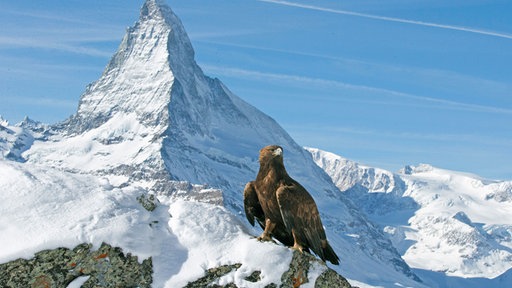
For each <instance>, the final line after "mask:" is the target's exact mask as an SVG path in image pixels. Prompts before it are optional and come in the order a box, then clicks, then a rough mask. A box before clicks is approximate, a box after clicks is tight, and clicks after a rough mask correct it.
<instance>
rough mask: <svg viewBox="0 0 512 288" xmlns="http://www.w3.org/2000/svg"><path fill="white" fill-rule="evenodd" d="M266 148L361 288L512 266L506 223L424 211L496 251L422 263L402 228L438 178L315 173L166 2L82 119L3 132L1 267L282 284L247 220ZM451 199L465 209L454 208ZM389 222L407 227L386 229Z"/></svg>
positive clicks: (278, 262)
mask: <svg viewBox="0 0 512 288" xmlns="http://www.w3.org/2000/svg"><path fill="white" fill-rule="evenodd" d="M268 144H279V145H281V146H282V147H283V148H284V160H285V165H286V167H287V170H288V171H289V174H290V175H291V176H292V177H293V178H294V179H296V180H298V181H299V182H300V183H301V184H303V185H304V186H305V187H306V188H307V189H308V191H309V192H310V193H311V194H312V196H313V197H314V198H315V201H316V203H317V205H318V207H319V210H320V212H321V217H322V220H323V223H324V225H325V229H326V233H327V236H328V239H329V241H330V243H331V244H332V246H333V247H334V249H335V251H336V253H337V254H338V255H339V256H340V259H341V265H340V266H332V265H330V264H329V267H330V268H332V269H335V270H336V271H337V272H338V273H340V274H341V275H343V276H344V277H346V278H347V279H349V281H350V282H351V283H352V284H353V285H357V286H359V287H397V286H400V287H448V286H446V285H444V284H443V282H442V281H445V280H443V279H441V278H440V277H439V276H438V275H437V274H435V275H430V274H429V273H428V272H429V271H440V270H442V269H445V270H444V271H446V274H443V275H447V276H457V277H459V276H461V277H462V276H474V277H492V276H497V275H500V273H503V271H504V270H506V269H508V268H507V267H509V266H508V264H507V263H508V261H509V259H508V258H507V257H508V254H507V249H501V247H508V248H509V249H510V247H511V246H510V231H511V230H510V226H507V225H508V224H507V223H501V222H499V221H495V222H492V224H491V223H490V222H489V224H490V225H488V226H486V225H484V226H482V225H480V223H488V222H480V221H484V220H486V219H482V218H481V215H478V214H477V213H476V212H475V213H470V212H468V211H465V210H464V209H455V208H454V209H453V210H450V212H449V213H448V212H447V213H441V214H438V212H439V211H428V210H424V211H427V212H428V213H430V214H429V215H435V216H436V217H439V219H440V220H439V223H445V222H446V223H448V224H449V225H451V226H450V227H452V230H453V231H458V230H457V229H459V228H461V227H463V228H465V229H466V230H463V231H462V236H464V235H476V236H475V237H476V238H474V239H476V240H475V241H477V242H476V244H479V243H481V242H478V241H484V242H485V241H487V240H486V239H487V238H485V239H483V238H482V239H483V240H482V239H481V238H478V237H480V236H481V235H484V234H483V232H482V231H486V233H487V234H488V235H494V236H489V237H491V238H492V237H494V238H493V239H495V242H493V243H492V245H494V246H492V247H494V248H496V247H497V248H496V249H495V250H493V251H496V253H494V254H492V255H491V254H489V253H487V254H486V253H485V252H482V251H481V250H478V249H481V248H478V247H476V248H475V251H476V252H474V251H473V250H471V251H470V250H467V251H463V252H460V253H458V254H457V252H453V251H452V252H453V254H450V256H454V257H452V258H450V259H453V262H451V263H448V264H449V265H451V266H447V267H441V269H440V268H439V267H440V266H439V263H435V262H434V261H422V259H423V258H424V257H427V256H431V254H432V253H431V254H428V253H427V252H425V250H424V247H423V246H421V245H430V244H435V243H433V241H430V240H429V241H425V242H421V241H417V239H418V238H420V237H427V235H430V236H433V237H435V235H433V234H432V233H433V232H431V231H429V230H427V229H420V228H422V227H423V226H424V223H423V222H421V221H423V220H422V219H427V218H423V217H418V219H417V221H416V222H414V223H415V224H408V223H403V221H404V220H405V221H408V219H411V217H413V216H414V215H415V213H416V211H421V209H420V208H421V207H423V206H422V205H423V204H422V203H423V202H421V201H419V198H421V197H427V198H428V197H432V195H431V194H435V193H438V192H436V191H441V190H439V189H440V187H442V185H438V184H440V183H438V182H436V179H438V178H436V177H434V178H432V179H426V178H425V179H423V178H421V179H423V180H421V179H420V178H415V177H419V175H422V174H421V173H420V172H418V171H420V170H421V169H420V168H422V167H419V168H418V167H409V169H407V171H404V172H403V173H402V174H393V173H389V172H386V171H384V170H380V169H376V168H371V169H366V168H364V169H363V170H361V169H360V168H361V167H360V166H358V165H357V164H356V163H353V162H350V161H348V160H347V161H345V162H344V163H345V164H343V165H339V166H337V167H336V169H335V168H332V167H331V168H326V166H325V165H317V164H318V163H319V162H318V161H319V159H320V158H321V159H324V160H325V159H326V157H324V156H325V154H323V153H322V154H321V155H320V154H318V153H317V154H318V155H320V156H318V155H317V156H315V155H316V154H315V153H311V152H312V150H306V149H304V148H303V147H301V146H300V145H298V144H297V143H296V142H295V141H294V140H293V139H292V138H291V137H290V136H289V135H288V133H287V132H286V131H285V130H284V129H283V128H282V127H281V126H280V125H279V124H278V123H277V122H276V121H274V120H273V119H272V118H271V117H269V116H268V115H265V114H264V113H262V112H261V111H259V110H258V109H256V108H255V107H253V106H251V105H250V104H249V103H247V102H245V101H244V100H243V99H241V98H240V97H238V96H236V95H234V94H233V93H232V92H231V91H230V90H229V89H228V87H226V86H225V85H224V84H223V83H222V82H221V81H220V80H219V79H214V78H210V77H208V76H205V75H204V73H203V71H202V70H201V68H200V67H199V66H198V65H197V63H196V62H195V59H194V50H193V47H192V44H191V42H190V40H189V38H188V36H187V34H186V31H185V28H184V27H183V25H182V24H181V21H180V20H179V18H178V17H177V16H176V15H175V14H174V12H173V11H172V10H171V8H170V7H169V6H168V5H167V4H166V3H165V2H164V1H163V0H147V1H145V3H144V5H143V6H142V8H141V13H140V18H139V20H138V21H137V22H136V23H135V25H134V26H133V27H130V28H128V29H127V31H126V34H125V36H124V38H123V39H122V41H121V44H120V46H119V48H118V50H117V52H116V53H115V54H114V55H113V57H112V58H111V60H110V62H109V63H108V64H107V66H106V68H105V70H104V71H103V74H102V75H101V77H100V78H99V79H98V80H97V81H95V82H94V83H91V84H90V85H88V86H87V88H86V89H85V92H84V93H83V94H82V95H81V97H80V101H79V103H78V108H77V111H76V113H75V114H74V115H72V116H71V117H69V118H68V119H66V120H64V121H62V122H60V123H57V124H53V125H47V124H42V123H38V122H36V121H33V120H30V119H28V118H27V119H25V120H24V121H23V122H21V123H19V124H16V125H10V124H9V123H8V122H7V121H6V120H3V119H2V120H1V121H0V152H1V153H0V175H1V177H0V191H2V192H1V193H0V203H2V204H0V213H1V214H2V215H3V217H2V219H0V234H1V235H2V237H1V238H0V247H2V248H1V249H0V263H3V262H6V261H10V260H13V259H16V258H18V257H26V258H28V257H31V256H33V254H34V253H36V252H37V251H40V250H42V249H51V248H56V247H69V248H71V247H74V246H76V245H77V244H80V243H83V242H87V243H92V244H93V245H94V246H96V247H99V245H101V243H102V242H108V243H109V244H112V245H115V246H119V247H122V248H123V250H124V251H127V252H130V253H133V254H135V255H137V256H139V258H140V259H144V258H148V257H152V259H153V266H154V279H153V280H154V283H153V286H154V287H180V286H184V285H186V283H188V282H190V281H193V280H195V279H197V278H198V277H200V276H201V273H203V272H204V270H205V269H207V268H209V267H216V266H218V265H223V264H232V263H237V262H240V263H243V265H242V267H241V269H239V270H237V271H235V272H233V273H230V274H228V275H227V276H225V277H224V278H222V279H220V280H219V282H218V283H217V284H219V285H225V284H227V283H235V284H236V285H238V286H242V287H260V285H263V284H269V283H279V281H280V279H279V277H280V275H282V273H283V271H284V270H286V269H287V266H288V263H289V261H290V259H291V257H292V256H291V255H292V253H291V251H290V250H289V249H288V248H286V247H283V246H279V245H275V244H271V243H259V242H258V241H256V240H255V239H254V238H253V237H252V236H253V235H259V233H260V231H258V228H254V227H251V226H250V225H249V224H248V223H247V221H246V220H245V216H244V214H243V207H242V206H243V204H242V203H243V201H242V191H243V187H244V186H245V183H246V182H248V181H250V180H253V179H254V178H255V176H256V173H257V171H258V166H259V165H258V160H257V159H258V151H259V149H260V148H262V147H264V146H266V145H268ZM319 153H320V152H319ZM324 160H322V161H324ZM338 168H340V169H341V170H339V169H338ZM423 168H424V170H429V169H430V168H428V167H423ZM365 169H366V170H365ZM436 171H440V170H436ZM406 172H407V173H409V174H407V173H406ZM413 172H414V173H413ZM444 172H445V171H440V172H439V174H443V173H444ZM418 173H420V174H418ZM443 175H444V174H443ZM439 177H441V176H439ZM340 179H341V180H340ZM411 181H412V182H411ZM464 181H466V180H463V181H462V182H464ZM484 182H485V181H483V182H481V185H482V186H486V185H497V186H499V187H501V190H500V189H497V190H495V189H490V190H489V191H488V192H487V193H486V194H485V198H486V199H485V200H482V201H487V202H481V203H480V204H482V203H485V204H487V203H491V201H493V202H492V203H501V204H496V205H495V206H494V207H493V208H500V209H501V208H502V207H505V206H506V205H507V204H508V203H509V202H510V199H511V198H512V197H510V188H509V187H510V186H507V184H503V183H491V184H488V183H484ZM340 183H342V184H340ZM411 183H417V185H418V187H430V188H429V189H430V190H428V191H431V192H432V193H430V194H428V195H427V196H425V195H426V194H423V193H420V192H422V191H426V190H421V189H416V190H411V188H410V187H416V186H414V185H413V184H411ZM422 183H423V184H422ZM425 183H426V184H425ZM436 183H437V184H436ZM464 183H465V182H464ZM475 183H476V182H475ZM441 184H442V183H441ZM421 185H423V186H421ZM429 185H431V186H429ZM475 185H476V184H475ZM463 187H466V186H463ZM486 187H487V186H486ZM507 189H508V190H507ZM342 191H343V192H342ZM369 191H371V192H375V193H368V192H369ZM449 191H451V190H449ZM377 192H378V193H377ZM415 192H417V193H416V194H415ZM141 195H153V196H155V197H156V198H157V199H158V204H157V208H156V210H154V211H152V212H149V211H147V210H146V209H144V208H143V207H142V206H141V205H140V204H139V203H138V202H137V200H136V199H137V198H138V197H140V196H141ZM377 195H378V197H380V198H376V199H375V198H372V197H373V196H377ZM421 195H423V196H421ZM454 195H455V194H454ZM415 197H416V198H415ZM452 197H454V199H453V200H454V201H455V202H454V203H455V204H454V206H455V207H461V206H460V205H461V204H460V203H459V202H457V201H459V200H457V199H460V198H457V197H456V196H453V195H452ZM482 197H483V196H482ZM428 199H430V198H428ZM428 199H424V200H425V201H426V202H428V201H430V200H428ZM443 199H444V198H443ZM432 201H434V200H432ZM460 201H462V200H460ZM467 201H468V200H466V202H467ZM429 203H431V202H429ZM432 203H434V202H432ZM435 203H438V202H435ZM464 203H465V202H464ZM500 205H501V206H500ZM425 207H429V206H428V205H427V204H425ZM430 207H434V205H432V206H430ZM418 209H420V210H418ZM393 211H396V212H399V214H401V215H399V216H400V217H395V218H393V217H391V216H389V215H390V214H392V212H393ZM461 211H463V212H464V213H459V212H461ZM475 211H476V210H475ZM427 212H425V213H427ZM428 213H427V214H428ZM4 215H5V216H4ZM381 215H385V216H386V217H380V216H381ZM494 215H498V214H494ZM499 216H503V215H501V214H500V215H499ZM382 219H385V220H386V221H385V223H384V222H382V221H381V220H382ZM428 219H430V218H428ZM509 219H510V218H509ZM429 221H430V220H429ZM432 221H434V220H432ZM447 221H448V222H447ZM453 223H455V224H457V225H458V226H453ZM427 224H428V223H427ZM426 226H429V227H431V228H432V229H434V228H436V229H437V228H438V227H433V226H430V225H426ZM441 228H442V227H441ZM442 229H444V228H442ZM472 231H473V232H474V234H472V233H471V232H472ZM423 232H424V233H426V234H425V235H423V234H421V233H423ZM404 235H405V236H404ZM456 236H458V235H453V237H455V238H453V237H452V238H450V239H449V240H446V241H445V242H446V243H445V242H439V243H438V246H439V247H441V248H443V249H444V248H446V249H448V250H449V249H452V248H453V247H452V246H450V245H451V242H450V241H452V240H453V239H455V240H453V241H460V239H458V238H457V237H456ZM484 236H485V235H484ZM486 237H487V236H486ZM476 244H475V245H476ZM414 245H417V246H416V247H417V248H416V249H412V250H411V247H412V246H414ZM489 245H491V244H489ZM477 246H478V245H477ZM500 249H501V250H500ZM255 251H257V253H255ZM407 251H410V252H409V253H408V254H407V253H405V252H407ZM415 251H416V252H415ZM443 251H444V250H443ZM421 253H423V254H421ZM461 253H465V254H467V255H477V256H478V257H480V258H481V259H485V261H484V260H483V262H478V263H481V264H482V265H483V266H485V265H486V264H489V263H490V261H491V260H494V261H495V262H494V264H496V265H495V266H492V265H491V268H489V270H492V271H491V272H492V273H495V274H492V273H491V272H490V271H485V269H483V266H482V267H480V268H478V269H477V268H475V269H472V270H471V271H470V272H468V271H466V270H463V269H462V268H463V267H466V266H464V265H465V264H464V263H457V259H459V260H460V259H461V258H455V256H456V257H459V256H461ZM471 253H473V254H471ZM427 254H428V255H427ZM475 257H476V256H475ZM427 259H430V258H427ZM507 259H508V260H507ZM478 265H480V264H478ZM500 265H501V266H500ZM411 267H412V268H414V269H411ZM255 269H260V270H262V274H263V277H262V278H263V279H262V280H261V281H262V282H260V283H257V284H254V283H250V282H247V281H246V280H244V279H245V277H246V276H247V275H248V274H250V273H251V272H252V271H254V270H255ZM323 269H325V268H323ZM479 269H480V270H479ZM471 273H473V274H471ZM489 275H490V276H489ZM436 277H437V278H436ZM499 277H501V276H499ZM420 278H421V279H420ZM486 279H487V278H486ZM500 279H504V278H503V277H502V278H500ZM422 280H423V282H422ZM436 281H437V282H436ZM446 281H448V280H446ZM504 281H505V280H504ZM505 283H510V282H507V281H505ZM304 287H305V286H304ZM452 287H455V286H452ZM457 287H470V286H463V285H462V284H461V285H459V286H457ZM475 287H476V286H475ZM497 287H498V286H497ZM503 287H504V286H503Z"/></svg>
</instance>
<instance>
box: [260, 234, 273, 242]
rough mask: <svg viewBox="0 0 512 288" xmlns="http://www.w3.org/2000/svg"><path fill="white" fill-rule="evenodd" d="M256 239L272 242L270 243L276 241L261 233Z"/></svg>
mask: <svg viewBox="0 0 512 288" xmlns="http://www.w3.org/2000/svg"><path fill="white" fill-rule="evenodd" d="M256 239H258V241H260V242H272V243H276V241H274V239H272V237H270V236H269V235H268V234H265V233H263V234H261V236H259V237H258V238H256Z"/></svg>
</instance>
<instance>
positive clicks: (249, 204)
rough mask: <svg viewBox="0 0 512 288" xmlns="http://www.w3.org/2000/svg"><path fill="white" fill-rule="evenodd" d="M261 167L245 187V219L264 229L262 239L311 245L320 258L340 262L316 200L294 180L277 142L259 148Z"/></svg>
mask: <svg viewBox="0 0 512 288" xmlns="http://www.w3.org/2000/svg"><path fill="white" fill-rule="evenodd" d="M259 161H260V170H259V171H258V175H257V176H256V180H255V181H251V182H249V183H247V185H246V186H245V189H244V208H245V214H246V216H247V220H249V223H251V225H253V226H254V223H255V219H256V221H257V222H258V223H259V225H260V226H261V228H262V229H264V231H263V233H262V234H261V236H260V237H258V239H259V240H261V241H272V237H274V238H275V239H277V240H278V241H279V242H281V243H283V244H284V245H286V246H293V249H296V250H299V251H309V249H311V250H312V251H313V252H314V253H315V254H316V255H318V256H319V257H320V258H321V259H322V260H324V261H326V260H328V261H330V262H331V263H333V264H336V265H337V264H339V258H338V256H337V255H336V253H335V252H334V250H333V249H332V247H331V246H330V245H329V242H327V237H326V235H325V231H324V228H323V226H322V221H321V220H320V214H319V212H318V208H317V206H316V203H315V200H314V199H313V197H311V195H310V194H309V193H308V191H307V190H306V189H305V188H304V187H302V185H300V184H299V183H298V182H297V181H295V180H293V179H292V178H291V177H290V176H289V175H288V173H287V172H286V169H285V168H284V163H283V149H282V148H281V147H279V146H277V145H271V146H266V147H264V148H263V149H261V150H260V157H259Z"/></svg>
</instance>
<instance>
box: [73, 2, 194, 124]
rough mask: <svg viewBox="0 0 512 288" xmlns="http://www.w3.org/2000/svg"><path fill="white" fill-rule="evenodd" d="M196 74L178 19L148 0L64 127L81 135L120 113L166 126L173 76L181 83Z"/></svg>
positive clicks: (161, 5)
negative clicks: (66, 126) (133, 115)
mask: <svg viewBox="0 0 512 288" xmlns="http://www.w3.org/2000/svg"><path fill="white" fill-rule="evenodd" d="M195 74H202V72H201V71H200V69H199V67H198V66H197V64H196V62H195V60H194V51H193V49H192V44H191V43H190V40H189V38H188V36H187V33H186V32H185V29H184V27H183V25H182V23H181V21H180V20H179V18H178V17H177V16H176V15H175V14H174V12H173V11H172V10H171V8H170V7H169V6H167V5H166V4H165V3H164V2H163V1H161V0H147V1H146V2H145V3H144V5H143V6H142V8H141V13H140V18H139V20H138V21H137V22H136V23H135V25H134V26H133V27H130V28H128V29H127V32H126V34H125V36H124V38H123V41H122V42H121V44H120V46H119V48H118V50H117V52H116V53H115V54H114V56H113V57H112V59H111V60H110V62H109V64H108V65H107V67H106V68H105V71H104V72H103V74H102V76H101V77H100V79H98V80H97V81H96V82H94V83H92V84H91V85H89V86H88V87H87V89H86V91H85V92H84V94H83V95H82V96H81V99H80V104H79V107H78V112H77V113H76V114H75V115H74V116H72V117H71V118H70V121H68V122H69V123H68V124H70V125H68V128H69V130H70V131H72V132H73V133H82V132H84V131H86V130H89V129H91V128H96V127H99V126H100V125H102V124H103V123H105V122H106V121H108V120H109V119H111V118H112V117H113V116H114V115H116V114H117V113H119V112H121V113H124V114H129V113H134V114H135V115H136V116H137V119H138V120H139V122H141V123H145V124H148V125H151V126H155V125H164V126H165V125H166V124H167V122H166V121H167V119H168V118H169V117H168V116H169V115H168V107H169V103H170V101H171V100H170V98H171V95H170V94H171V90H172V87H173V85H174V84H175V82H176V81H175V80H176V79H181V81H182V82H183V81H185V80H183V79H189V78H194V77H193V75H195ZM162 127H163V126H162Z"/></svg>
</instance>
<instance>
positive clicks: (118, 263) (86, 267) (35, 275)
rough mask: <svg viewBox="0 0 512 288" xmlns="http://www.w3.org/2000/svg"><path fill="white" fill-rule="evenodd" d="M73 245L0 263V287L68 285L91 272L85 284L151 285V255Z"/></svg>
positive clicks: (109, 248)
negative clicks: (142, 258) (135, 254)
mask: <svg viewBox="0 0 512 288" xmlns="http://www.w3.org/2000/svg"><path fill="white" fill-rule="evenodd" d="M91 248H92V245H90V244H80V245H78V246H77V247H75V248H74V249H72V250H71V249H68V248H57V249H53V250H44V251H41V252H38V253H36V255H35V257H34V258H32V259H30V260H26V259H17V260H14V261H11V262H8V263H5V264H0V287H13V288H18V287H32V288H46V287H67V285H68V284H69V283H71V282H72V281H73V280H75V279H76V278H78V277H80V276H90V277H89V278H88V279H87V281H85V282H84V284H83V285H82V287H83V288H92V287H141V288H142V287H151V283H152V273H153V267H152V261H151V258H149V259H146V260H144V261H142V264H140V263H139V262H138V259H137V256H132V255H131V254H130V253H128V254H127V255H124V254H123V252H122V250H121V248H117V247H112V246H110V245H108V244H105V243H103V244H102V245H101V247H100V248H99V249H98V250H96V251H91Z"/></svg>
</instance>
